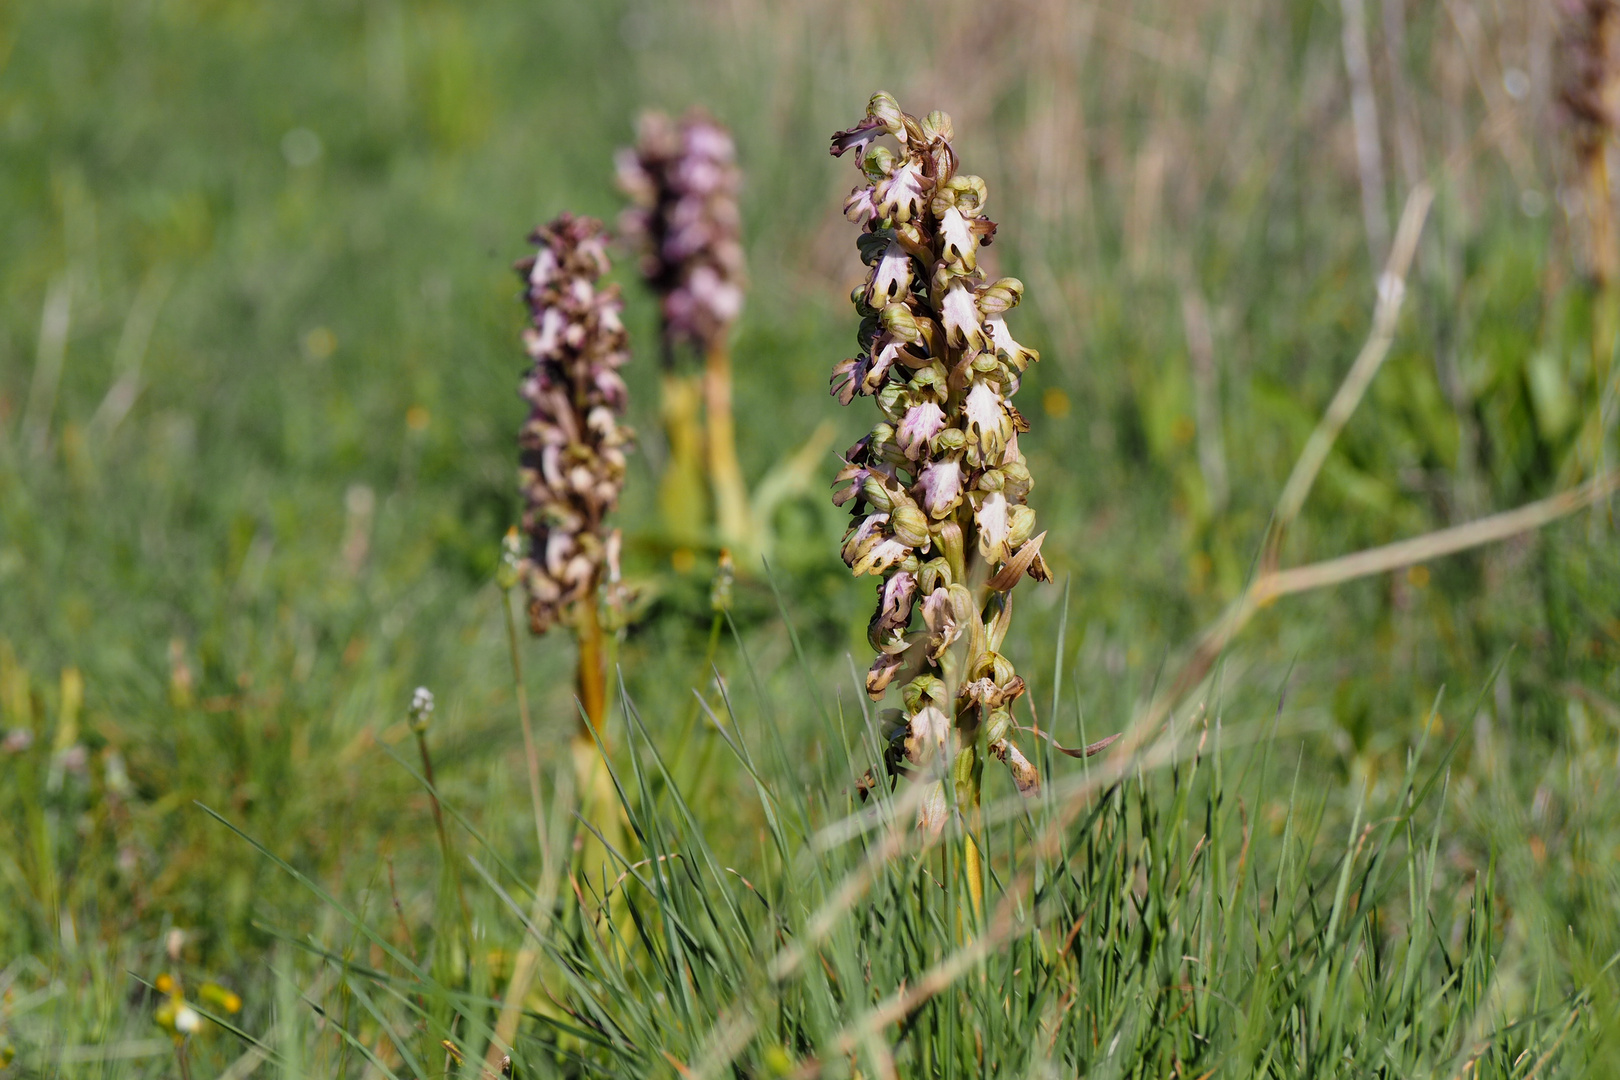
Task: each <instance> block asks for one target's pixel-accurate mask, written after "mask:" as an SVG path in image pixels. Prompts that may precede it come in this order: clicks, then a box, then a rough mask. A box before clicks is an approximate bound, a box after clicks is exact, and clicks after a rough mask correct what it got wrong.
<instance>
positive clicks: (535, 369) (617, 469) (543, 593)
mask: <svg viewBox="0 0 1620 1080" xmlns="http://www.w3.org/2000/svg"><path fill="white" fill-rule="evenodd" d="M530 243H533V244H536V245H538V246H539V248H540V250H539V252H538V253H536V254H535V255H532V256H530V257H529V258H526V259H524V260H522V261H521V262H519V263H518V264H517V271H518V274H519V275H520V276H521V277H522V278H523V281H524V284H525V286H526V291H525V295H524V298H525V300H526V301H527V302H528V305H529V313H530V316H531V318H530V325H529V326H528V327H527V328H526V329H525V330H524V332H523V344H524V347H525V348H526V349H527V350H528V353H529V358H530V360H531V361H533V365H532V366H531V367H530V369H529V372H528V374H527V375H526V376H525V377H524V380H523V385H522V391H521V392H522V395H523V398H524V400H525V401H527V402H528V403H529V417H528V419H527V420H526V421H525V422H524V424H523V430H522V432H521V433H520V434H519V436H518V443H519V446H520V447H521V450H522V453H521V468H520V470H519V473H518V478H519V483H520V485H521V487H522V489H523V499H524V511H523V532H524V534H525V536H526V538H527V544H526V551H525V552H524V555H523V558H522V560H521V561H520V563H519V567H518V577H519V579H520V580H521V581H522V582H523V583H524V585H525V587H526V588H527V589H528V591H529V628H530V629H531V630H532V631H533V632H534V633H536V634H540V633H544V632H545V631H546V630H547V629H548V628H549V627H550V626H551V625H552V623H554V622H557V621H558V620H559V619H561V618H563V617H564V616H565V614H567V613H568V612H569V610H570V609H571V608H572V606H573V605H575V604H577V603H580V602H583V601H588V602H590V603H595V602H596V590H597V586H598V584H599V583H600V582H601V581H602V579H603V575H604V573H605V572H606V571H607V570H608V569H610V568H609V567H608V566H607V564H608V562H609V556H610V555H611V554H613V553H614V552H616V550H617V546H618V545H617V541H616V538H615V535H614V534H612V533H610V532H608V530H607V527H606V525H605V524H604V518H605V517H606V516H607V514H608V512H609V511H611V510H612V509H613V508H614V506H616V505H617V504H618V501H619V492H620V491H621V490H622V489H623V487H624V471H625V453H626V451H627V450H628V449H629V446H630V443H631V441H632V439H633V435H632V433H631V431H630V429H629V428H627V427H625V426H624V425H623V424H621V423H620V417H621V416H623V414H624V406H625V397H626V391H625V385H624V380H623V378H621V377H620V375H619V369H620V368H621V367H623V366H624V364H625V362H626V361H627V360H629V352H628V350H627V341H626V336H625V332H624V326H623V324H622V323H621V322H620V319H619V313H620V310H621V307H622V305H621V302H620V300H619V292H618V288H617V286H612V285H610V286H608V287H606V288H598V286H597V282H598V280H599V279H600V278H601V276H602V275H603V274H605V273H607V271H608V269H609V263H608V257H607V247H606V236H605V233H604V230H603V228H602V223H601V222H599V221H597V220H596V219H594V218H587V217H574V216H573V215H571V214H563V215H562V216H561V217H559V218H557V219H556V220H555V221H553V222H552V223H551V224H549V225H546V226H544V227H542V228H540V229H537V230H535V233H534V235H533V236H531V237H530Z"/></svg>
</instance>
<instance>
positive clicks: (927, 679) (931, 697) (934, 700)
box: [900, 675, 945, 713]
mask: <svg viewBox="0 0 1620 1080" xmlns="http://www.w3.org/2000/svg"><path fill="white" fill-rule="evenodd" d="M900 700H901V701H903V702H904V703H905V706H906V711H907V712H910V713H914V712H920V711H921V710H922V709H923V707H924V706H927V705H933V706H934V707H935V708H940V707H942V706H943V705H944V704H945V684H944V683H943V682H941V681H940V680H939V679H937V678H935V677H934V676H932V675H919V676H917V677H916V678H915V679H912V680H911V681H910V682H908V683H906V685H905V686H903V687H902V688H901V689H900Z"/></svg>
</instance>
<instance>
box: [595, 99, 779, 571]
mask: <svg viewBox="0 0 1620 1080" xmlns="http://www.w3.org/2000/svg"><path fill="white" fill-rule="evenodd" d="M736 156H737V155H736V148H735V146H734V145H733V143H732V140H731V135H730V133H729V132H727V131H726V129H725V128H723V127H721V126H720V125H719V124H718V123H716V122H715V121H714V120H713V119H711V118H710V117H708V116H707V115H706V114H704V113H702V112H700V111H697V110H694V111H692V112H690V113H688V114H687V115H686V117H685V118H684V119H682V120H681V121H680V122H679V123H678V124H677V123H676V122H674V121H672V120H671V119H670V118H669V117H667V116H665V115H664V114H662V113H657V112H649V113H646V114H645V115H643V116H642V117H641V122H640V124H639V129H638V132H637V139H636V145H635V146H634V147H633V148H627V149H624V150H621V151H619V154H618V157H617V171H618V177H619V186H620V188H621V189H623V191H624V193H625V194H626V195H627V196H629V198H630V200H631V203H632V205H631V206H630V208H629V209H627V210H626V211H625V212H624V215H623V217H622V218H621V220H620V227H621V229H622V231H623V232H624V233H625V235H626V236H627V237H628V238H630V239H631V240H632V241H634V242H635V243H637V245H638V246H639V247H640V249H641V253H642V255H641V272H642V276H643V277H644V278H646V281H647V284H648V285H649V286H650V287H651V288H652V290H653V291H654V292H655V293H656V294H657V295H658V298H659V304H660V312H661V315H662V323H663V347H664V363H665V379H664V408H663V412H664V423H665V430H666V432H667V433H668V436H669V443H670V464H669V467H668V469H667V471H666V473H665V476H664V481H663V488H662V490H661V492H660V502H661V503H662V506H663V509H664V514H665V518H666V521H668V523H669V524H670V527H671V530H672V532H673V533H674V534H675V535H676V537H677V539H679V540H680V541H682V542H687V543H690V542H695V541H697V540H700V539H701V538H702V532H703V513H702V503H703V500H704V498H705V497H706V495H707V496H712V498H713V502H714V508H715V520H716V528H717V533H718V537H717V538H718V541H719V543H720V545H721V546H727V547H732V548H739V549H742V550H751V549H752V547H753V544H752V541H753V536H752V523H751V517H750V514H749V505H748V492H747V488H746V487H745V485H744V483H743V476H742V469H741V467H740V466H739V464H738V461H737V449H736V436H735V432H734V424H733V420H732V408H731V353H730V347H729V338H730V334H731V327H732V324H733V323H735V322H736V321H737V317H738V316H739V315H740V314H742V306H743V290H744V285H745V282H744V263H743V248H742V240H741V217H740V215H739V213H738V210H737V188H738V185H739V181H740V173H739V172H738V169H737V165H736ZM683 349H692V350H695V351H697V352H699V353H701V354H702V355H703V357H704V371H703V375H702V379H701V390H700V389H699V386H698V385H697V384H696V381H695V380H693V379H691V378H687V377H683V376H681V375H679V374H677V373H676V371H675V359H676V354H677V353H678V352H679V351H681V350H683ZM700 398H701V400H702V403H703V409H704V411H705V413H706V414H707V416H706V419H707V424H706V429H707V430H706V431H705V430H704V428H705V425H702V424H700V422H699V420H698V415H697V413H698V403H699V399H700ZM705 475H706V476H707V484H706V485H705V482H704V477H705ZM705 486H707V488H708V489H709V491H708V492H707V493H705V491H704V488H705Z"/></svg>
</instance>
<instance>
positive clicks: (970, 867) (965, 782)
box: [952, 721, 984, 926]
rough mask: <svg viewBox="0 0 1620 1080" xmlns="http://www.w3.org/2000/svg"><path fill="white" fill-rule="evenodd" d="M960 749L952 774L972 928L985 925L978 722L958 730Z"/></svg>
mask: <svg viewBox="0 0 1620 1080" xmlns="http://www.w3.org/2000/svg"><path fill="white" fill-rule="evenodd" d="M958 731H959V732H960V733H961V738H962V747H961V749H959V750H958V751H957V754H956V763H955V767H954V769H953V770H952V772H953V773H954V774H955V784H956V791H955V795H956V806H957V809H958V810H960V811H961V813H962V872H963V873H964V874H966V875H967V883H968V898H969V899H970V900H971V901H972V902H973V922H974V924H975V926H977V925H978V924H979V923H981V922H983V921H984V866H983V863H982V862H981V860H980V858H979V824H980V822H979V788H980V784H981V782H982V780H983V777H984V759H983V757H982V756H981V755H980V754H979V725H978V723H977V721H974V722H971V723H969V724H968V725H966V726H964V727H960V728H958Z"/></svg>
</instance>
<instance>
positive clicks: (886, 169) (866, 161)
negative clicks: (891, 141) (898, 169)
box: [861, 146, 894, 184]
mask: <svg viewBox="0 0 1620 1080" xmlns="http://www.w3.org/2000/svg"><path fill="white" fill-rule="evenodd" d="M861 171H862V172H864V173H865V174H866V178H867V179H868V180H870V181H872V182H873V183H874V184H875V183H877V182H878V181H879V180H882V179H883V178H884V177H886V176H888V175H889V173H891V172H892V171H894V151H892V150H890V149H889V148H888V147H887V146H874V147H872V148H871V149H870V150H868V151H867V152H866V156H865V157H863V158H861Z"/></svg>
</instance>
